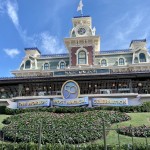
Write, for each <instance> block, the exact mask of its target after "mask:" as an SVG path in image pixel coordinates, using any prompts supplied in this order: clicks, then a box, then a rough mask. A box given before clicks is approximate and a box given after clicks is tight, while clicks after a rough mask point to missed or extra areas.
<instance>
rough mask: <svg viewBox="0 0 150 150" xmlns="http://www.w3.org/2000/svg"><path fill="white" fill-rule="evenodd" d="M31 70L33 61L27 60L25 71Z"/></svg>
mask: <svg viewBox="0 0 150 150" xmlns="http://www.w3.org/2000/svg"><path fill="white" fill-rule="evenodd" d="M30 68H31V61H30V60H27V61H26V63H25V69H30Z"/></svg>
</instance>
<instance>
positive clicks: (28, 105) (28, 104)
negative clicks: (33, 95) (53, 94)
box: [17, 99, 50, 108]
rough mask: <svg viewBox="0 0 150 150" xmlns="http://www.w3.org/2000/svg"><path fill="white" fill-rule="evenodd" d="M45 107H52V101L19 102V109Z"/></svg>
mask: <svg viewBox="0 0 150 150" xmlns="http://www.w3.org/2000/svg"><path fill="white" fill-rule="evenodd" d="M43 106H50V99H37V100H20V101H18V102H17V107H18V108H31V107H43Z"/></svg>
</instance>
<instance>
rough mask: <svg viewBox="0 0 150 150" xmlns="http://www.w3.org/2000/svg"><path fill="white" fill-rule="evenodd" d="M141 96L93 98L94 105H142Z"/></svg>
mask: <svg viewBox="0 0 150 150" xmlns="http://www.w3.org/2000/svg"><path fill="white" fill-rule="evenodd" d="M140 104H141V102H140V97H136V98H134V99H128V98H93V99H92V105H93V106H136V105H140Z"/></svg>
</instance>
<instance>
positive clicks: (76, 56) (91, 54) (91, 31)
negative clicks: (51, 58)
mask: <svg viewBox="0 0 150 150" xmlns="http://www.w3.org/2000/svg"><path fill="white" fill-rule="evenodd" d="M72 23H73V28H72V30H71V31H70V37H69V38H65V39H64V42H65V45H66V48H67V49H68V51H69V58H70V66H71V67H73V66H85V67H86V66H92V65H94V64H95V54H96V53H99V51H100V36H97V35H96V29H95V27H94V28H93V27H92V18H91V17H90V16H79V17H74V18H73V19H72Z"/></svg>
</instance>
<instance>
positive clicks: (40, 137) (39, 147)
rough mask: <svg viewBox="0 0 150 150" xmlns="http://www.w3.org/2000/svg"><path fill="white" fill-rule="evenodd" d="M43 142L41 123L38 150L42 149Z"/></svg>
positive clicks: (40, 124)
mask: <svg viewBox="0 0 150 150" xmlns="http://www.w3.org/2000/svg"><path fill="white" fill-rule="evenodd" d="M41 140H42V122H40V123H39V139H38V150H40V149H41Z"/></svg>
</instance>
